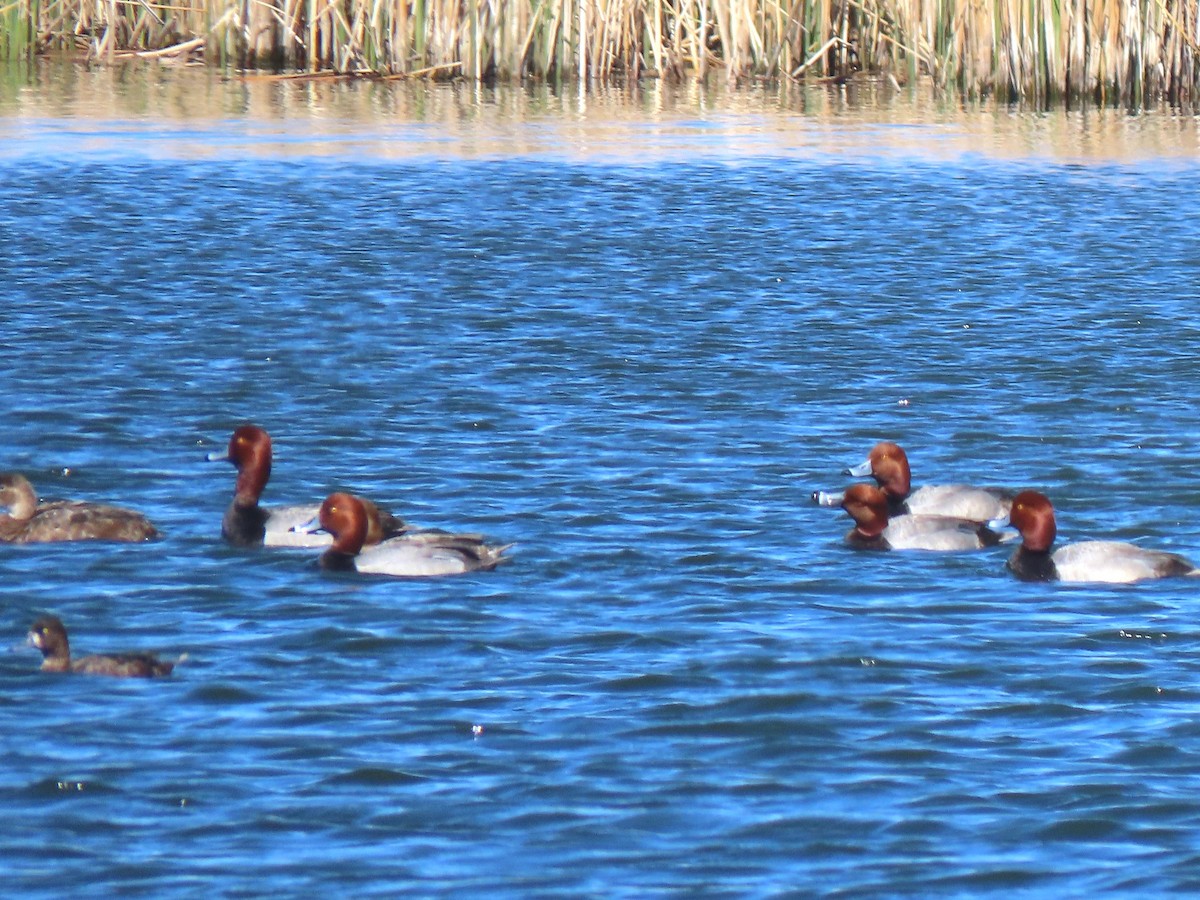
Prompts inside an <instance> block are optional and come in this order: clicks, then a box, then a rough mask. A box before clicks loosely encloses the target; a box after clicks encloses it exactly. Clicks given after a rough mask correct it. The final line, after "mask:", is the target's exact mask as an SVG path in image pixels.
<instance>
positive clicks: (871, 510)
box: [840, 484, 1000, 550]
mask: <svg viewBox="0 0 1200 900" xmlns="http://www.w3.org/2000/svg"><path fill="white" fill-rule="evenodd" d="M840 505H841V507H842V509H844V510H845V511H846V512H847V513H849V514H850V518H852V519H854V528H853V529H851V531H850V532H849V534H847V535H846V543H847V544H849V545H850V546H851V547H854V548H856V549H858V550H978V549H980V548H982V547H991V546H993V545H995V544H998V543H999V542H1000V535H998V534H996V533H995V532H994V531H991V530H989V529H988V528H987V527H986V526H984V525H981V524H980V523H978V522H972V521H971V520H969V519H960V518H955V517H952V516H925V515H921V516H917V515H907V516H897V517H896V518H894V519H891V520H889V518H888V499H887V496H886V495H885V494H884V492H883V491H881V490H880V489H879V488H877V487H875V485H873V484H853V485H851V486H850V487H848V488H847V489H846V492H845V493H844V494H843V495H842V502H841V504H840Z"/></svg>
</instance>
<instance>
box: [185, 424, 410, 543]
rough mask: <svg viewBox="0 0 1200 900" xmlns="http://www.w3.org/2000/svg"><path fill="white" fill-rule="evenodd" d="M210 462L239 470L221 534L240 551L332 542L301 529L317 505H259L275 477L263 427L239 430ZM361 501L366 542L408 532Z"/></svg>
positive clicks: (396, 521)
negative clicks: (263, 547)
mask: <svg viewBox="0 0 1200 900" xmlns="http://www.w3.org/2000/svg"><path fill="white" fill-rule="evenodd" d="M208 459H209V460H210V461H214V462H215V461H220V460H224V461H227V462H231V463H233V464H234V465H235V466H236V467H237V472H238V476H237V484H236V486H235V488H234V493H233V501H232V502H231V503H230V504H229V508H228V509H227V510H226V511H225V517H224V519H222V521H221V535H222V536H223V537H224V538H225V540H227V541H228V542H229V543H231V544H234V545H236V546H239V547H255V546H267V547H326V546H328V545H329V544H330V543H332V540H333V539H332V538H331V537H330V536H329V535H328V534H310V533H308V532H305V531H303V530H301V529H299V528H298V527H297V526H299V525H303V524H304V523H306V522H308V521H310V520H311V519H312V518H313V517H314V516H315V515H316V514H317V511H318V510H319V509H320V507H319V506H318V505H317V504H315V503H314V504H312V505H309V506H282V507H272V508H269V509H267V508H264V507H261V506H259V505H258V499H259V497H261V496H262V492H263V489H264V488H265V487H266V486H267V481H268V480H269V479H270V477H271V436H270V435H268V434H267V432H266V431H264V430H263V429H262V428H259V427H258V426H257V425H242V426H240V427H239V428H238V429H237V430H236V431H234V432H233V436H232V437H231V438H230V439H229V448H228V450H227V451H226V452H225V453H210V454H209V455H208ZM363 503H364V505H365V506H366V508H367V526H368V527H367V536H366V543H367V544H378V543H379V542H380V541H382V540H384V539H385V538H389V537H393V536H395V535H397V534H400V533H402V532H403V531H404V530H405V527H406V526H405V524H404V522H403V520H401V519H399V518H397V517H396V516H393V515H392V514H391V513H389V512H387V511H385V510H382V509H380V508H379V507H378V506H376V505H375V504H374V503H372V502H371V501H370V500H364V501H363Z"/></svg>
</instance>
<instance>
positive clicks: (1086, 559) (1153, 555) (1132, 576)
mask: <svg viewBox="0 0 1200 900" xmlns="http://www.w3.org/2000/svg"><path fill="white" fill-rule="evenodd" d="M989 525H990V526H991V527H993V528H1003V527H1005V526H1008V525H1011V526H1012V527H1013V528H1015V529H1017V531H1019V532H1020V533H1021V539H1022V540H1021V546H1020V547H1019V548H1017V552H1016V553H1014V554H1013V555H1012V558H1010V559H1009V561H1008V568H1009V569H1011V570H1012V571H1013V573H1014V574H1016V576H1017V577H1018V578H1020V579H1021V580H1022V581H1090V582H1104V583H1109V584H1129V583H1131V582H1134V581H1142V580H1144V579H1147V578H1167V577H1169V576H1173V575H1193V576H1194V575H1200V570H1197V569H1196V567H1195V566H1194V565H1193V564H1192V563H1191V562H1190V561H1188V560H1187V559H1185V558H1184V557H1182V556H1180V555H1179V554H1177V553H1168V552H1166V551H1164V550H1145V549H1143V548H1141V547H1139V546H1137V545H1136V544H1129V543H1125V542H1123V541H1081V542H1080V543H1078V544H1067V546H1065V547H1059V548H1058V549H1057V550H1055V551H1054V552H1053V553H1051V552H1050V548H1051V546H1052V545H1053V544H1054V538H1055V537H1056V535H1057V533H1058V528H1057V526H1056V525H1055V522H1054V506H1053V504H1051V503H1050V500H1049V499H1048V498H1047V497H1046V496H1045V495H1044V494H1040V493H1038V492H1037V491H1022V492H1021V493H1019V494H1017V496H1016V497H1014V498H1013V501H1012V510H1011V512H1010V513H1009V514H1008V515H1007V516H1004V517H1000V518H997V519H995V520H993V521H992V522H990V523H989Z"/></svg>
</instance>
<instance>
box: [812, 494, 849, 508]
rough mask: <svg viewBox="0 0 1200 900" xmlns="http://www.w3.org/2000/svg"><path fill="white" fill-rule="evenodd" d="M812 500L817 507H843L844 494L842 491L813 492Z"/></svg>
mask: <svg viewBox="0 0 1200 900" xmlns="http://www.w3.org/2000/svg"><path fill="white" fill-rule="evenodd" d="M812 498H813V503H815V504H817V506H841V505H842V494H841V492H840V491H839V492H837V493H833V492H831V491H813V493H812Z"/></svg>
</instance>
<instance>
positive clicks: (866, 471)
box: [846, 459, 871, 478]
mask: <svg viewBox="0 0 1200 900" xmlns="http://www.w3.org/2000/svg"><path fill="white" fill-rule="evenodd" d="M846 474H847V475H853V476H854V477H855V478H865V477H866V476H867V475H870V474H871V461H870V460H869V459H868V460H865V461H863V462H860V463H859V464H858V465H857V466H850V468H848V469H846Z"/></svg>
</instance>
